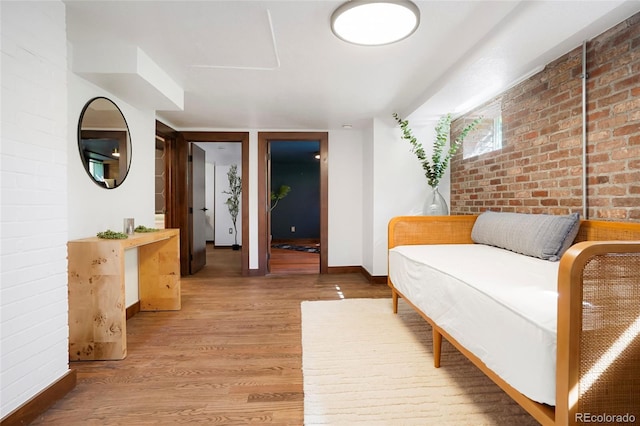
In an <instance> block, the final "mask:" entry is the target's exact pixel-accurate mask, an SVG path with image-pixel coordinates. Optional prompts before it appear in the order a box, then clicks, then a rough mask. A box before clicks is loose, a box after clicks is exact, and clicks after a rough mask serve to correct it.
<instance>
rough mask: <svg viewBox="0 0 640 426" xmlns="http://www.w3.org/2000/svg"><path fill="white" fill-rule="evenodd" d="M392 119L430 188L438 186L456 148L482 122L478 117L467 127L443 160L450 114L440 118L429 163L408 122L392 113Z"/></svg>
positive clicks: (449, 128) (449, 126) (452, 144)
mask: <svg viewBox="0 0 640 426" xmlns="http://www.w3.org/2000/svg"><path fill="white" fill-rule="evenodd" d="M393 118H395V120H396V121H397V122H398V124H399V125H400V129H401V130H402V139H406V140H407V141H409V143H410V144H411V152H413V153H414V154H415V155H416V157H418V160H420V163H421V164H422V168H423V170H424V174H425V176H426V177H427V182H428V183H429V186H431V187H436V186H438V183H439V182H440V179H442V176H443V175H444V172H445V171H446V170H447V167H449V162H450V161H451V157H453V156H454V155H455V154H456V152H457V151H458V148H460V146H461V145H462V141H463V140H464V138H466V137H467V135H468V134H469V133H470V132H471V131H472V130H473V129H475V128H476V127H477V126H478V124H480V121H482V117H478V118H476V119H475V120H473V121H472V122H471V123H470V124H469V125H467V126H466V127H465V128H464V129H463V130H462V132H461V133H460V135H459V136H458V137H457V138H456V139H455V140H454V141H453V142H452V143H451V145H450V146H449V149H448V150H447V152H446V155H444V158H443V153H444V148H445V146H446V145H447V140H448V139H449V133H450V131H451V114H447V115H445V116H443V117H441V118H440V120H438V124H437V125H436V128H435V130H436V140H435V142H434V143H433V154H431V161H429V158H427V154H426V153H425V150H424V147H423V146H422V144H421V143H420V142H418V139H416V137H415V136H414V135H413V132H412V131H411V129H410V128H409V121H408V120H403V119H402V118H400V117H399V116H398V114H397V113H393Z"/></svg>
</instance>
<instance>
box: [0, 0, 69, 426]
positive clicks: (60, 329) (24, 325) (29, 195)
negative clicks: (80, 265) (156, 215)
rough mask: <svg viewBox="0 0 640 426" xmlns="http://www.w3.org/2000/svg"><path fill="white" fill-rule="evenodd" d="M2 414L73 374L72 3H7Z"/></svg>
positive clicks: (1, 171)
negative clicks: (68, 17)
mask: <svg viewBox="0 0 640 426" xmlns="http://www.w3.org/2000/svg"><path fill="white" fill-rule="evenodd" d="M0 8H1V9H0V10H1V12H0V13H1V15H2V16H1V22H2V24H1V28H2V96H1V97H2V126H1V140H2V143H1V144H0V158H1V163H0V179H1V181H0V187H1V188H2V195H1V197H2V208H1V219H0V224H1V227H0V237H1V241H2V252H1V256H0V259H1V267H2V280H1V283H0V307H1V309H0V310H1V314H0V321H1V328H2V332H1V333H0V346H1V349H0V357H1V361H0V364H1V373H0V383H1V385H0V386H1V389H0V394H1V395H2V398H1V407H0V418H3V417H5V416H6V415H7V414H9V413H10V412H11V411H13V410H14V409H16V408H17V407H19V406H20V405H22V404H23V403H24V402H25V401H27V400H28V399H29V398H31V397H32V396H34V395H35V394H37V393H38V392H40V391H41V390H43V389H44V388H45V387H47V386H49V385H50V384H51V383H53V382H55V381H57V380H58V379H59V378H60V377H61V376H63V375H64V374H65V373H67V372H68V359H69V358H68V334H69V333H68V327H67V324H68V317H67V304H68V302H67V272H66V271H67V261H66V255H67V249H66V243H67V215H68V212H67V174H66V165H67V149H68V143H67V141H68V134H67V132H68V129H67V75H66V69H67V62H66V57H67V45H66V29H65V7H64V4H63V3H62V2H59V1H51V2H1V3H0Z"/></svg>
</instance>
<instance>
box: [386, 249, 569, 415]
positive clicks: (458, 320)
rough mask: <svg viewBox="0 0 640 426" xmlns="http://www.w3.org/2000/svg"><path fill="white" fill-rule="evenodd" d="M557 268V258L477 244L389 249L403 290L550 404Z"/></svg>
mask: <svg viewBox="0 0 640 426" xmlns="http://www.w3.org/2000/svg"><path fill="white" fill-rule="evenodd" d="M557 274H558V263H557V262H548V261H545V260H542V259H538V258H533V257H529V256H524V255H521V254H517V253H513V252H510V251H507V250H504V249H500V248H497V247H492V246H487V245H483V244H454V245H415V246H399V247H395V248H393V249H391V250H390V251H389V277H390V279H391V281H392V283H393V284H394V286H395V287H396V288H397V289H398V290H399V291H400V292H401V293H402V294H403V295H405V297H407V298H408V299H409V300H410V301H411V302H412V303H413V304H414V305H415V306H417V307H418V308H419V309H420V310H421V311H423V312H424V313H425V314H426V315H427V316H428V317H429V318H431V319H432V320H433V321H434V322H435V323H436V324H438V325H439V326H440V327H441V328H442V329H444V330H445V331H446V332H447V333H449V334H450V335H451V336H452V337H453V338H454V339H456V340H457V341H458V342H459V343H461V344H462V345H463V346H464V347H465V348H467V349H468V350H469V351H471V352H472V353H474V354H475V355H476V356H477V357H478V358H480V359H481V360H482V361H483V362H484V363H485V364H486V365H487V366H488V367H489V368H491V369H492V370H493V371H494V372H495V373H496V374H498V375H499V376H500V377H501V378H502V379H504V380H505V381H506V382H507V383H509V384H510V385H511V386H513V387H514V388H516V389H518V390H519V391H520V392H521V393H523V394H524V395H526V396H527V397H529V398H531V399H533V400H534V401H538V402H542V403H546V404H550V405H555V361H556V335H557V333H556V323H557V321H556V318H557ZM443 363H444V360H443Z"/></svg>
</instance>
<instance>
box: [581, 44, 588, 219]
mask: <svg viewBox="0 0 640 426" xmlns="http://www.w3.org/2000/svg"><path fill="white" fill-rule="evenodd" d="M580 77H581V78H582V217H583V218H584V219H588V218H589V217H588V206H587V78H589V74H587V41H586V40H585V41H583V42H582V74H581V75H580Z"/></svg>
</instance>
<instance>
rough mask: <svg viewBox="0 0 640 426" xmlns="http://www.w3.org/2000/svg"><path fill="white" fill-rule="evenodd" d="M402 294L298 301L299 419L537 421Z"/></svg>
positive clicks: (318, 421)
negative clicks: (434, 338)
mask: <svg viewBox="0 0 640 426" xmlns="http://www.w3.org/2000/svg"><path fill="white" fill-rule="evenodd" d="M442 351H443V353H442V364H441V367H440V368H434V367H433V352H432V349H431V327H430V326H429V325H428V323H427V322H426V321H424V319H422V317H420V316H419V315H418V314H417V313H415V312H414V311H413V309H411V308H410V307H408V305H407V304H406V303H404V302H403V301H402V300H400V306H399V313H398V315H394V314H393V313H392V308H391V299H345V300H337V301H308V302H302V366H303V367H302V368H303V376H304V420H305V424H306V425H307V426H311V425H353V424H363V425H501V426H502V425H507V426H509V425H518V426H520V425H537V424H538V423H537V422H536V421H535V420H534V419H533V417H531V416H530V415H529V414H527V413H526V412H525V411H524V410H523V409H522V408H520V406H518V405H517V404H516V403H515V402H513V400H512V399H511V398H509V397H508V396H507V395H506V394H505V393H504V392H503V391H502V390H501V389H500V388H498V386H496V385H495V384H494V383H493V382H492V381H491V380H489V379H488V378H487V377H486V376H485V375H484V374H483V373H482V372H481V371H480V370H478V369H477V368H476V367H475V366H474V365H473V364H472V363H471V362H470V361H468V360H467V359H466V358H465V357H464V356H463V355H462V354H460V353H459V352H458V351H457V350H456V349H455V348H453V346H451V345H450V344H449V343H448V342H445V341H443V348H442Z"/></svg>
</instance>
